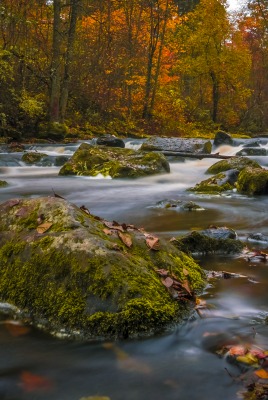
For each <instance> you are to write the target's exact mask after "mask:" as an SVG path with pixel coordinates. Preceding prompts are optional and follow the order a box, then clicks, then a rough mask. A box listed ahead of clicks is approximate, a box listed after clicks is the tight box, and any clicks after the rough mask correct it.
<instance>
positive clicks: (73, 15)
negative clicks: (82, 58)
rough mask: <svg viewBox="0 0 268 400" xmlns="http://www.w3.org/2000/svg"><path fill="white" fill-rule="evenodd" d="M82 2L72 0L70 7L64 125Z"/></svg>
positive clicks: (62, 99)
mask: <svg viewBox="0 0 268 400" xmlns="http://www.w3.org/2000/svg"><path fill="white" fill-rule="evenodd" d="M80 1H81V0H71V5H70V26H69V30H68V41H67V49H66V53H65V60H64V76H63V81H62V86H61V93H60V122H61V123H64V119H65V113H66V107H67V102H68V96H69V84H70V78H71V75H70V69H71V65H72V61H73V51H74V41H75V33H76V23H77V16H78V8H79V3H80Z"/></svg>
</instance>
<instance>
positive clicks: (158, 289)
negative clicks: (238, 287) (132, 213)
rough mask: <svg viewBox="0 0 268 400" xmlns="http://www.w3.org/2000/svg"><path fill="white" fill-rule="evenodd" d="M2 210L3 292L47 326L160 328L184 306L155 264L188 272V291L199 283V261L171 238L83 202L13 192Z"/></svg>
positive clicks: (180, 275)
mask: <svg viewBox="0 0 268 400" xmlns="http://www.w3.org/2000/svg"><path fill="white" fill-rule="evenodd" d="M0 213H1V220H0V299H1V301H3V302H8V303H11V304H13V305H14V306H16V307H19V308H20V309H21V310H22V311H23V312H24V314H25V315H27V316H28V317H29V318H30V319H31V321H33V323H34V324H37V325H39V326H40V325H42V326H43V327H44V329H47V330H48V331H49V332H53V331H57V332H58V331H59V330H62V329H63V330H64V332H66V333H69V334H70V335H72V334H73V335H75V334H76V335H77V336H79V337H81V338H99V337H101V338H115V337H134V336H137V335H144V334H152V333H154V332H159V331H163V330H164V329H165V328H167V327H168V326H170V325H171V324H174V323H175V322H177V321H178V320H179V319H180V318H181V317H182V315H185V312H186V306H185V305H184V303H183V302H181V301H178V299H176V298H175V297H174V296H173V295H172V293H170V291H169V289H168V288H167V287H166V286H165V284H163V282H162V281H161V277H160V276H159V273H158V272H157V270H158V269H163V268H164V269H165V270H166V271H168V273H170V274H172V277H174V276H176V279H177V280H178V281H180V282H185V280H187V281H188V285H189V286H190V287H191V288H192V290H193V292H194V291H198V290H199V289H201V288H202V287H203V284H204V280H203V273H202V270H201V268H200V267H199V266H198V265H197V264H196V263H195V262H194V260H193V259H192V258H191V257H189V256H187V255H186V254H184V253H183V252H181V251H180V250H178V249H177V248H176V247H175V246H174V245H173V244H172V243H170V242H165V241H164V240H159V239H157V238H155V237H153V236H150V235H149V234H147V233H146V232H144V230H142V229H141V230H138V229H137V228H135V227H134V226H133V225H126V224H122V225H120V224H117V223H116V222H114V221H113V222H108V221H104V220H101V219H100V218H98V217H95V216H93V215H91V214H90V213H89V212H88V210H87V209H86V208H85V207H81V208H78V207H76V206H75V205H72V204H70V203H68V202H67V201H65V200H63V199H60V198H54V197H45V198H35V199H23V200H22V199H13V200H9V201H7V202H5V203H2V204H1V205H0ZM156 242H157V248H156V247H155V244H156ZM162 279H163V278H162ZM75 332H76V333H75Z"/></svg>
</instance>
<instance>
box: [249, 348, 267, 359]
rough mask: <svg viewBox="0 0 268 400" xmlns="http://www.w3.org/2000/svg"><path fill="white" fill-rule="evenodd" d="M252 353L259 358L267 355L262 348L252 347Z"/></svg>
mask: <svg viewBox="0 0 268 400" xmlns="http://www.w3.org/2000/svg"><path fill="white" fill-rule="evenodd" d="M250 354H252V355H253V356H256V357H257V358H258V359H259V360H262V359H263V358H266V357H267V355H266V354H265V353H264V351H263V350H262V349H250Z"/></svg>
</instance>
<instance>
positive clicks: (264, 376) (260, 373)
mask: <svg viewBox="0 0 268 400" xmlns="http://www.w3.org/2000/svg"><path fill="white" fill-rule="evenodd" d="M254 373H255V374H256V375H257V376H258V377H259V378H261V379H268V372H267V371H266V370H265V369H258V371H255V372H254Z"/></svg>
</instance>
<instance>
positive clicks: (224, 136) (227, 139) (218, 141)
mask: <svg viewBox="0 0 268 400" xmlns="http://www.w3.org/2000/svg"><path fill="white" fill-rule="evenodd" d="M213 144H214V146H221V145H222V144H230V145H232V144H233V139H232V136H231V135H230V134H229V133H226V132H224V131H218V132H217V133H216V135H215V137H214V141H213Z"/></svg>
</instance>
